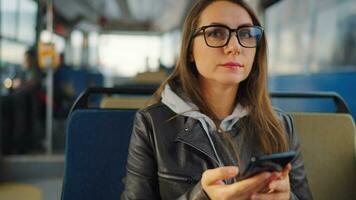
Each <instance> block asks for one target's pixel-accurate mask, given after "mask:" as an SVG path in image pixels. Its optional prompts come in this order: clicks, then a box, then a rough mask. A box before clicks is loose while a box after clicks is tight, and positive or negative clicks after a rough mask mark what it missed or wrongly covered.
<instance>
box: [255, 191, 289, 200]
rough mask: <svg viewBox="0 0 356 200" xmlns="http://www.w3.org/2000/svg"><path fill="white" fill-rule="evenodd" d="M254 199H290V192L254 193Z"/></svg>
mask: <svg viewBox="0 0 356 200" xmlns="http://www.w3.org/2000/svg"><path fill="white" fill-rule="evenodd" d="M251 199H252V200H286V199H289V192H283V193H272V194H253V195H252V196H251Z"/></svg>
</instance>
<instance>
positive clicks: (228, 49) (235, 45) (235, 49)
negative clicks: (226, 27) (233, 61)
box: [224, 33, 242, 54]
mask: <svg viewBox="0 0 356 200" xmlns="http://www.w3.org/2000/svg"><path fill="white" fill-rule="evenodd" d="M241 48H242V46H241V45H240V43H239V41H238V39H237V35H236V33H231V36H230V40H229V42H228V43H227V45H226V46H225V48H224V52H225V53H226V54H240V53H241Z"/></svg>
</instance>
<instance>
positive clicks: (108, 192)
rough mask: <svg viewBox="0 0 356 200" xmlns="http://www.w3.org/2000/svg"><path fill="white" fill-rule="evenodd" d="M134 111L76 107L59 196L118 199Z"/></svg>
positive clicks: (72, 118)
mask: <svg viewBox="0 0 356 200" xmlns="http://www.w3.org/2000/svg"><path fill="white" fill-rule="evenodd" d="M135 112H136V110H134V109H132V110H109V109H82V110H81V109H79V110H75V111H74V112H73V113H72V114H71V116H70V117H69V121H68V128H67V138H66V158H65V159H66V160H65V172H64V181H63V188H62V199H64V200H72V199H73V200H78V199H86V200H90V199H105V200H111V199H112V200H114V199H115V200H117V199H120V194H121V192H122V191H123V189H124V184H123V177H124V176H125V175H126V159H127V150H128V144H129V140H130V136H131V130H132V124H133V120H134V115H135Z"/></svg>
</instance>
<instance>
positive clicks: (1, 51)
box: [0, 39, 27, 65]
mask: <svg viewBox="0 0 356 200" xmlns="http://www.w3.org/2000/svg"><path fill="white" fill-rule="evenodd" d="M0 43H1V44H0V45H1V48H0V58H1V61H2V62H6V63H13V64H18V65H22V63H23V55H24V53H25V51H26V49H27V45H25V44H22V43H18V42H13V41H9V40H6V39H1V40H0Z"/></svg>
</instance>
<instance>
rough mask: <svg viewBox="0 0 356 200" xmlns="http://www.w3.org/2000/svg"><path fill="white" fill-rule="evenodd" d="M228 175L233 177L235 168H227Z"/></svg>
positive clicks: (235, 171)
mask: <svg viewBox="0 0 356 200" xmlns="http://www.w3.org/2000/svg"><path fill="white" fill-rule="evenodd" d="M228 173H229V174H231V175H235V174H236V173H237V168H236V167H229V168H228Z"/></svg>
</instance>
